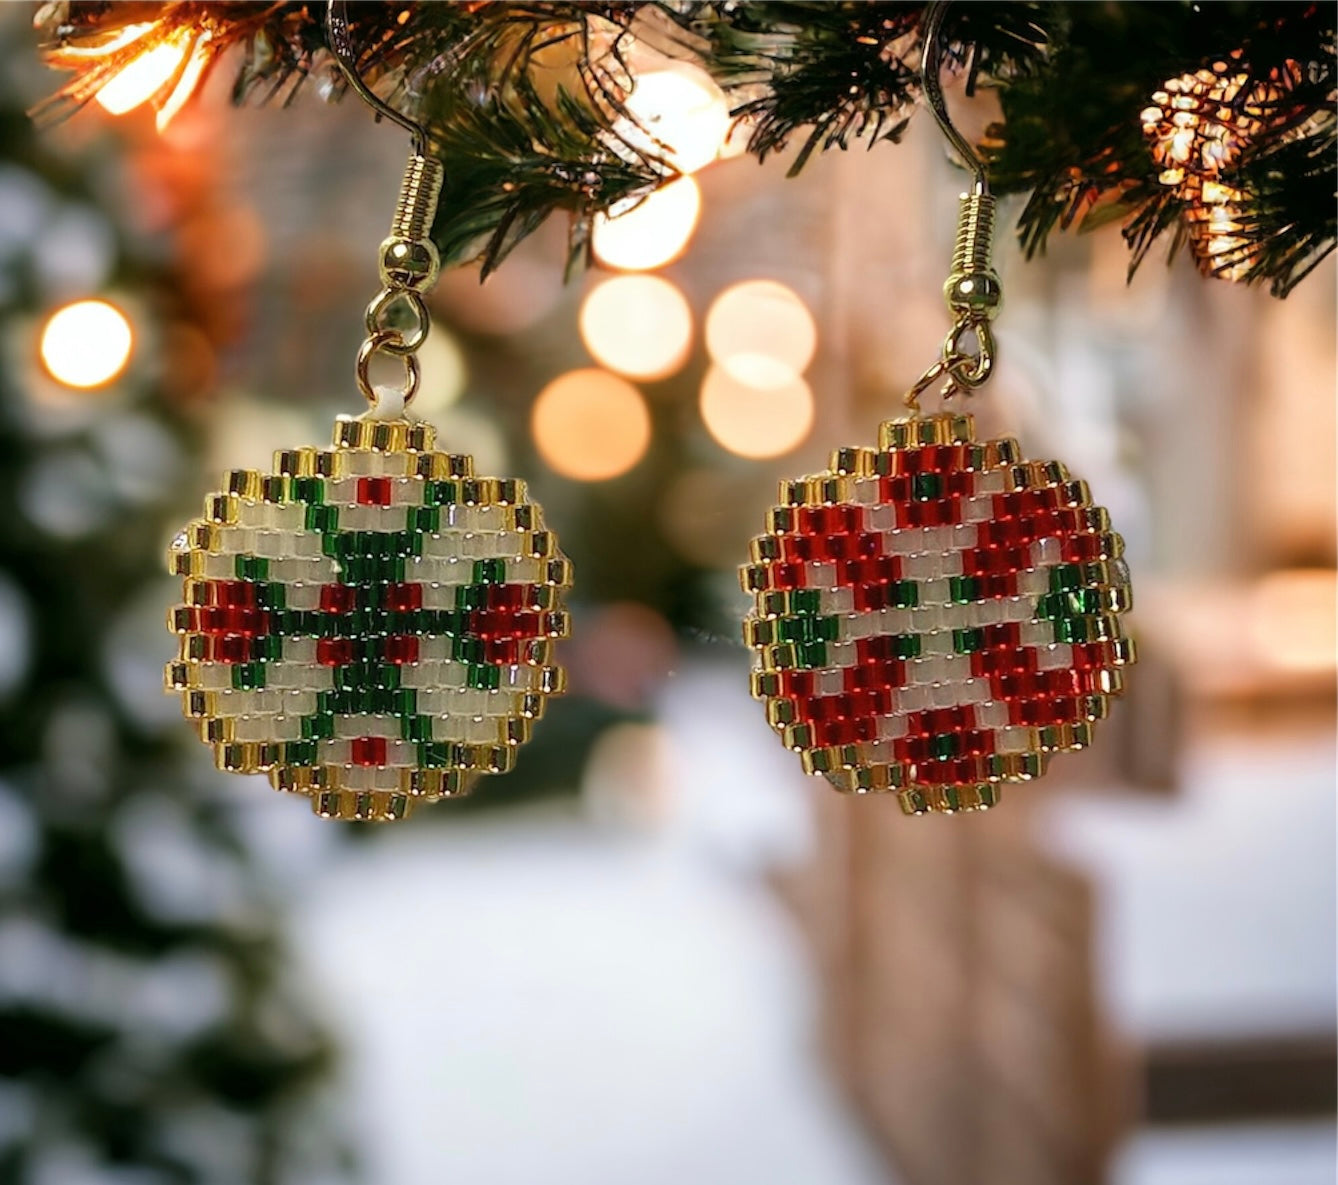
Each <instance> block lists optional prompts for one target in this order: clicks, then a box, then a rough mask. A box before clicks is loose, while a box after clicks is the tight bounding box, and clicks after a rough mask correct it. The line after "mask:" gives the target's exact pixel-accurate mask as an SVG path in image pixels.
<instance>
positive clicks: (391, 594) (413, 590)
mask: <svg viewBox="0 0 1338 1185" xmlns="http://www.w3.org/2000/svg"><path fill="white" fill-rule="evenodd" d="M382 603H383V604H384V606H385V607H386V608H387V609H389V610H390V611H391V612H394V613H412V612H414V611H415V610H418V609H421V608H422V607H423V586H422V585H421V584H387V585H386V591H385V597H384V600H383V602H382Z"/></svg>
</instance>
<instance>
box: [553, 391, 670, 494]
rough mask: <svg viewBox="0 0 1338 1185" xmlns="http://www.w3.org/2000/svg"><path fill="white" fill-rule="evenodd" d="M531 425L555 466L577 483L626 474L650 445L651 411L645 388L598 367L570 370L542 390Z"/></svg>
mask: <svg viewBox="0 0 1338 1185" xmlns="http://www.w3.org/2000/svg"><path fill="white" fill-rule="evenodd" d="M530 427H531V431H532V432H533V433H534V443H535V444H536V445H537V446H538V449H539V453H540V455H541V456H542V457H543V459H544V461H545V462H547V464H548V465H549V467H550V468H552V469H553V470H555V471H556V472H558V473H560V474H562V475H563V476H564V477H570V478H573V479H574V480H576V481H607V480H608V479H609V478H611V477H617V476H619V475H620V474H622V473H626V472H627V471H628V470H629V469H631V468H632V466H633V465H635V464H636V463H637V462H638V461H639V460H641V457H642V455H643V454H644V453H645V451H646V447H647V446H648V445H649V444H650V413H649V412H648V411H647V410H646V401H645V400H644V399H643V398H642V396H641V392H640V391H638V390H637V389H636V388H635V387H634V386H632V384H631V383H629V382H628V381H627V380H626V379H620V378H619V377H618V376H617V375H614V374H610V373H609V372H608V371H606V370H597V369H594V368H590V369H586V370H569V371H568V372H567V373H566V374H563V375H559V376H558V377H557V378H555V379H554V380H553V381H552V382H551V383H549V384H548V386H546V387H545V388H544V389H543V390H542V391H540V392H539V397H538V399H536V400H535V401H534V410H533V412H532V413H531V417H530Z"/></svg>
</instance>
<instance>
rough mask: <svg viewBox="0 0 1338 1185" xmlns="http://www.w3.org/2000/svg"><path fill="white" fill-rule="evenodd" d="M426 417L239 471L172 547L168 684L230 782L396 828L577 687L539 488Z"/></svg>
mask: <svg viewBox="0 0 1338 1185" xmlns="http://www.w3.org/2000/svg"><path fill="white" fill-rule="evenodd" d="M434 437H435V432H434V430H433V429H432V428H431V427H430V426H429V425H427V424H424V423H421V422H418V421H413V420H409V419H404V418H401V419H392V420H371V419H350V418H345V417H340V419H339V420H338V421H337V423H336V425H335V433H334V445H335V447H334V448H333V449H332V450H317V449H312V448H304V449H297V450H292V451H284V452H279V453H278V454H276V457H275V471H274V472H273V473H270V474H262V473H259V472H254V471H250V470H238V471H234V472H232V473H229V474H228V476H227V481H226V485H225V489H224V491H223V492H221V493H217V494H212V495H210V496H209V497H208V498H207V499H206V500H205V513H204V517H203V518H200V519H197V520H196V521H194V522H192V523H191V524H190V526H188V527H187V528H186V530H185V531H183V532H182V533H181V534H180V535H179V536H178V537H177V539H176V540H175V541H174V542H173V544H172V548H171V551H170V556H169V564H170V567H171V570H172V572H174V573H176V574H178V575H180V576H182V577H184V581H183V588H182V603H181V604H180V605H178V606H176V607H175V608H174V609H172V610H171V612H170V615H169V622H168V624H169V628H170V629H172V630H173V631H174V632H175V633H176V634H177V635H178V638H179V643H180V653H179V656H178V658H177V659H176V660H175V661H173V662H170V663H169V664H168V666H167V674H166V679H167V687H168V689H169V691H173V692H179V693H180V695H181V700H182V706H183V709H184V711H185V715H186V716H187V718H188V719H190V720H191V721H193V722H194V723H195V725H196V727H197V729H198V731H199V735H200V739H201V740H202V741H204V742H205V743H207V744H209V745H211V746H212V747H213V750H214V758H215V761H216V763H217V765H218V767H219V768H220V769H223V770H228V771H231V772H235V773H262V772H263V773H268V775H269V779H270V782H271V784H272V785H273V786H274V787H275V788H276V789H279V790H284V791H291V792H294V793H298V794H304V795H307V796H309V797H310V798H311V800H312V805H313V807H314V809H315V811H316V813H317V814H319V815H322V816H325V817H327V818H338V819H362V820H391V819H400V818H403V817H404V816H405V815H407V814H408V813H409V811H410V809H411V808H412V806H413V805H414V804H415V803H417V802H420V801H428V802H430V801H433V800H435V799H439V798H443V797H447V796H452V795H458V794H463V793H465V792H466V791H467V790H468V789H469V788H470V786H471V784H472V783H473V782H474V780H475V779H476V778H477V777H478V776H479V775H480V774H485V773H500V772H503V771H505V770H508V769H510V768H511V767H512V765H513V763H514V760H515V754H516V748H517V746H518V745H520V744H521V743H522V742H523V741H525V740H526V739H528V737H529V732H530V722H531V721H532V720H535V719H537V718H538V717H539V716H541V715H542V714H543V710H544V705H545V702H546V700H547V698H548V697H549V696H550V695H555V694H558V693H560V692H561V691H562V690H563V687H564V683H565V676H564V673H563V671H562V669H561V668H560V667H558V666H556V665H554V661H553V645H554V640H555V639H558V638H562V637H565V636H566V635H567V633H568V619H567V614H566V613H565V611H564V610H563V608H562V592H563V590H564V589H565V588H567V587H569V585H570V583H571V566H570V564H569V563H568V561H567V560H566V559H565V558H564V557H563V556H562V554H561V552H559V550H558V547H557V542H556V540H555V538H554V536H553V535H552V533H551V532H549V531H548V530H546V529H544V526H543V521H542V515H541V511H540V508H539V507H538V506H536V505H535V504H533V503H531V502H530V501H529V500H528V499H527V498H526V495H525V486H524V483H523V482H521V481H516V480H511V479H507V480H500V479H497V478H491V477H475V476H474V473H473V463H472V460H471V459H470V458H469V457H468V456H460V455H452V454H446V453H440V452H436V451H434V449H433V444H434Z"/></svg>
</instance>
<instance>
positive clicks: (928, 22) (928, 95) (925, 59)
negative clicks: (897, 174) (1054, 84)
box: [330, 0, 990, 194]
mask: <svg viewBox="0 0 1338 1185" xmlns="http://www.w3.org/2000/svg"><path fill="white" fill-rule="evenodd" d="M330 2H331V4H333V3H334V0H330ZM951 2H952V0H931V3H929V4H927V5H925V15H924V26H923V29H922V32H921V41H922V46H921V50H920V89H921V90H922V91H923V92H924V96H925V102H926V103H928V104H929V110H930V111H932V112H933V113H934V119H935V121H936V122H937V123H938V126H939V130H940V131H941V132H942V133H943V135H944V136H945V137H946V138H947V140H948V143H949V144H951V145H952V146H953V148H954V149H955V150H956V152H957V155H958V156H960V157H961V158H962V160H963V161H964V162H965V163H966V165H967V167H968V168H969V169H970V170H971V172H972V174H973V175H974V176H975V191H976V193H979V194H987V193H989V191H990V181H989V174H988V173H987V172H986V170H985V162H984V161H983V160H981V159H980V155H979V154H978V153H977V152H976V150H975V148H974V146H973V145H972V144H971V143H970V142H969V141H968V140H967V139H966V137H965V136H963V135H962V133H961V132H959V131H958V130H957V129H956V128H955V127H953V124H952V118H951V117H950V116H949V115H948V105H947V103H946V102H945V101H944V98H943V86H942V83H940V81H939V70H940V67H941V65H942V61H943V45H942V42H941V40H940V37H939V34H940V32H941V31H942V29H943V15H944V13H945V12H947V10H948V5H949V4H950V3H951Z"/></svg>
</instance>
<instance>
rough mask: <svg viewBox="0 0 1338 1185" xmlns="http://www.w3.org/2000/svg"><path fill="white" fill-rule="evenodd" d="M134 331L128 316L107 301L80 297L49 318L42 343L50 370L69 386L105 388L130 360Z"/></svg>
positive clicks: (43, 362)
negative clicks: (80, 298)
mask: <svg viewBox="0 0 1338 1185" xmlns="http://www.w3.org/2000/svg"><path fill="white" fill-rule="evenodd" d="M133 346H134V334H133V332H132V331H131V328H130V322H129V320H128V319H127V318H126V315H125V314H124V313H123V312H121V310H120V309H118V308H116V307H115V306H114V305H110V304H108V303H107V302H106V301H105V300H79V301H75V302H74V303H73V304H68V305H66V306H65V307H64V308H61V309H57V310H56V312H54V313H52V314H51V316H50V317H49V318H47V322H46V325H45V326H44V327H43V329H42V336H41V340H40V343H39V346H38V353H39V354H40V355H41V358H42V364H43V365H44V366H45V367H46V370H47V373H48V374H50V375H51V377H52V378H53V379H55V380H56V381H57V382H58V383H63V384H64V385H65V386H67V387H76V388H79V389H87V388H90V387H101V386H105V385H106V384H107V383H110V382H111V381H112V380H113V379H114V378H116V377H117V376H118V375H119V374H120V373H121V372H122V371H123V370H124V369H125V366H126V363H127V362H128V361H129V360H130V351H131V349H132V348H133Z"/></svg>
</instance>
